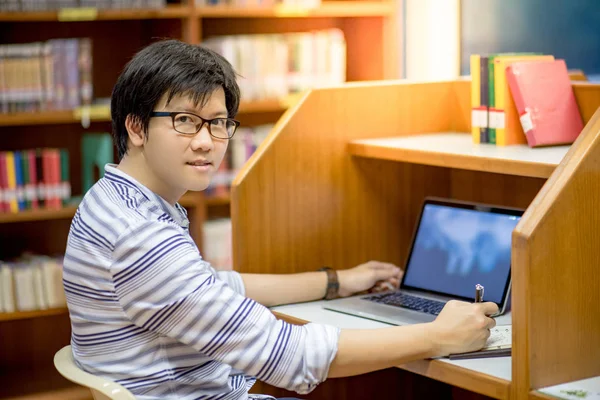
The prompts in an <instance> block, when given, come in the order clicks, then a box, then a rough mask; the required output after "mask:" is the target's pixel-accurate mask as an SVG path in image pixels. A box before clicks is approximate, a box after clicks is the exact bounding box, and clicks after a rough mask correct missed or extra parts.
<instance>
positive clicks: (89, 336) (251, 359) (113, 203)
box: [64, 40, 497, 399]
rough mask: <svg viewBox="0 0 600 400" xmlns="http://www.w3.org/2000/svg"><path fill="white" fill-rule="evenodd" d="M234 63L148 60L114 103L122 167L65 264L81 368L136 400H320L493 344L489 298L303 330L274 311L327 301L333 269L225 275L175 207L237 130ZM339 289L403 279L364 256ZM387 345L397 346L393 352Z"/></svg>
mask: <svg viewBox="0 0 600 400" xmlns="http://www.w3.org/2000/svg"><path fill="white" fill-rule="evenodd" d="M239 97H240V93H239V89H238V86H237V84H236V76H235V73H234V71H233V70H232V68H231V66H230V64H229V63H228V62H227V61H226V60H225V59H224V58H222V57H221V56H219V55H217V54H216V53H214V52H212V51H210V50H207V49H205V48H202V47H198V46H192V45H189V44H185V43H182V42H179V41H174V40H171V41H162V42H157V43H154V44H152V45H150V46H148V47H146V48H145V49H143V50H141V51H140V52H139V53H138V54H136V55H135V57H134V58H133V59H132V60H131V61H130V63H129V64H128V65H127V66H126V68H125V69H124V71H123V73H122V74H121V76H120V77H119V79H118V81H117V83H116V85H115V88H114V91H113V94H112V103H111V113H112V121H113V133H114V138H115V142H116V145H117V148H118V152H119V157H120V159H121V160H120V163H119V164H118V165H107V166H106V173H105V176H104V178H102V179H100V180H99V181H98V182H97V183H96V184H95V185H94V187H93V188H92V189H90V190H89V191H88V193H86V195H85V197H84V199H83V201H82V203H81V205H80V206H79V208H78V211H77V213H76V215H75V217H74V219H73V222H72V225H71V231H70V234H69V239H68V243H67V249H66V254H65V262H64V286H65V290H66V293H67V301H68V306H69V311H70V317H71V322H72V331H73V334H72V341H71V343H72V347H73V355H74V357H75V360H76V361H77V363H78V364H79V365H80V367H81V368H83V369H84V370H86V371H89V372H91V373H93V374H96V375H100V376H104V377H107V378H109V379H112V380H114V381H116V382H118V383H120V384H121V385H123V386H125V387H126V388H128V389H129V390H130V391H132V392H133V393H134V394H135V395H136V396H137V397H139V398H140V399H165V398H171V399H188V398H189V399H192V398H199V397H201V398H207V399H208V398H219V399H244V398H247V396H248V390H249V388H250V387H251V386H252V385H253V383H254V382H255V379H260V380H262V381H265V382H267V383H269V384H271V385H274V386H278V387H282V388H286V389H289V390H294V391H296V392H298V393H301V394H303V393H308V392H310V391H311V390H313V389H314V388H315V387H316V386H317V385H318V384H319V383H320V382H322V381H324V380H325V379H326V378H328V377H341V376H350V375H355V374H361V373H365V372H369V371H373V370H377V369H382V368H387V367H391V366H393V365H398V364H400V363H403V362H406V361H409V360H414V359H419V358H426V357H432V356H440V355H445V354H449V353H451V352H462V351H469V350H476V349H479V348H481V347H482V346H483V345H484V343H485V341H486V339H487V337H488V336H489V328H491V327H493V326H494V324H495V322H494V320H493V319H491V318H488V317H486V315H490V314H492V313H495V312H496V311H497V307H496V305H495V304H493V303H483V304H468V303H460V302H450V303H448V305H447V306H446V307H445V308H444V310H443V311H442V312H441V313H440V315H439V316H438V318H437V319H436V320H435V321H434V322H432V323H429V324H420V325H413V326H404V327H392V328H387V329H381V330H378V332H377V338H378V340H377V341H373V340H372V336H371V335H372V331H360V330H356V331H346V330H343V331H342V330H339V329H337V328H335V327H332V326H326V325H319V324H307V325H305V326H294V325H290V324H287V323H285V322H283V321H278V320H276V319H275V318H274V317H273V315H272V314H271V313H270V312H269V310H268V309H267V308H266V307H265V306H272V305H275V304H285V303H292V302H302V301H311V300H316V299H320V298H323V297H324V295H325V292H326V286H327V280H328V278H327V273H325V272H308V273H302V274H290V275H260V274H239V273H237V272H233V271H215V270H214V269H213V268H212V267H211V266H210V265H209V264H208V263H207V262H205V261H204V260H203V259H202V258H201V256H200V254H199V252H198V249H197V247H196V246H195V244H194V242H193V240H192V239H191V237H190V235H189V232H188V220H187V218H186V213H185V210H184V209H183V208H182V207H181V206H180V205H179V204H178V203H177V201H178V200H179V199H180V198H181V196H182V195H183V194H184V193H185V192H186V191H188V190H193V191H198V190H203V189H205V188H206V187H207V186H208V184H209V182H210V179H211V177H212V175H213V174H214V172H215V171H216V170H217V168H218V166H219V163H220V162H221V160H222V159H223V156H224V154H225V150H226V149H227V145H228V140H229V139H230V138H231V137H232V136H233V134H234V133H235V129H236V128H237V126H238V123H237V121H235V120H233V119H232V118H233V117H234V116H235V115H236V112H237V109H238V105H239ZM337 274H338V278H339V295H340V296H349V295H351V294H354V293H357V292H360V291H364V290H368V289H374V290H380V289H381V288H383V287H384V286H385V285H389V284H391V285H392V286H395V287H397V286H398V283H399V278H400V270H399V269H398V268H397V267H395V266H393V265H390V264H386V263H381V262H374V261H371V262H368V263H366V264H362V265H359V266H357V267H355V268H352V269H347V270H340V271H338V273H337ZM384 349H385V350H384Z"/></svg>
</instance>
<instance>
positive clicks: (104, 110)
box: [0, 98, 293, 127]
mask: <svg viewBox="0 0 600 400" xmlns="http://www.w3.org/2000/svg"><path fill="white" fill-rule="evenodd" d="M291 101H293V98H292V99H289V100H288V99H281V100H279V99H272V100H259V101H252V102H243V103H241V104H240V109H239V114H241V115H245V114H253V113H269V112H275V113H277V112H283V111H285V109H286V108H287V107H288V105H289V104H290V102H291ZM83 112H84V108H78V109H75V110H60V111H41V112H19V113H12V114H0V127H4V126H33V125H58V124H78V123H81V118H82V114H83ZM87 113H88V115H89V118H90V120H91V121H93V122H110V107H109V106H92V107H89V109H88V111H87Z"/></svg>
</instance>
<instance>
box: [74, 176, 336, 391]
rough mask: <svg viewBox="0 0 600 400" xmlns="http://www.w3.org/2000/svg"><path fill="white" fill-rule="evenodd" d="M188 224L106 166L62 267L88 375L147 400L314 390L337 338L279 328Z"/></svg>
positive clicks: (332, 331) (313, 328) (80, 213)
mask: <svg viewBox="0 0 600 400" xmlns="http://www.w3.org/2000/svg"><path fill="white" fill-rule="evenodd" d="M188 224H189V221H188V219H187V214H186V211H185V209H184V208H183V207H181V206H180V205H179V204H176V206H175V207H173V206H172V205H170V204H169V203H168V202H166V201H165V200H164V199H162V198H161V197H160V196H158V195H156V194H155V193H153V192H152V191H150V190H149V189H148V188H146V187H145V186H143V185H142V184H140V183H139V182H137V181H136V180H135V179H133V178H132V177H130V176H128V175H127V174H125V173H124V172H122V171H120V170H118V169H117V168H115V166H114V165H107V166H106V168H105V176H104V177H103V178H102V179H100V180H99V181H98V182H97V183H96V184H95V185H94V187H92V188H91V189H90V190H89V191H88V192H87V193H86V195H85V197H84V199H83V201H82V202H81V204H80V205H79V208H78V210H77V213H76V215H75V217H74V218H73V222H72V224H71V230H70V232H69V239H68V242H67V249H66V253H65V259H64V276H63V278H64V288H65V291H66V295H67V303H68V307H69V313H70V317H71V325H72V338H71V345H72V347H73V356H74V358H75V360H76V362H77V363H78V364H79V366H80V367H81V368H83V369H84V370H86V371H88V372H90V373H92V374H95V375H99V376H104V377H107V378H109V379H112V380H114V381H116V382H118V383H120V384H121V385H123V386H124V387H126V388H127V389H129V390H130V391H131V392H133V393H134V394H135V395H136V397H138V398H140V399H158V398H160V399H167V398H168V399H222V400H226V399H227V400H229V399H246V398H248V396H249V395H248V390H249V389H250V388H251V387H252V385H253V384H254V382H255V380H256V379H260V380H261V381H264V382H267V383H269V384H271V385H274V386H278V387H282V388H286V389H288V390H293V391H296V392H298V393H301V394H304V393H308V392H310V391H311V390H313V389H314V388H315V387H316V385H318V384H319V383H320V382H322V381H323V380H325V378H326V377H327V373H328V370H329V366H330V364H331V362H332V360H333V359H334V357H335V354H336V351H337V343H338V338H339V329H337V328H334V327H331V326H325V325H318V324H307V325H304V326H295V325H291V324H288V323H285V322H283V321H279V320H277V319H276V318H275V317H274V316H273V315H272V314H271V312H270V311H269V310H268V309H267V308H265V307H264V306H262V305H260V304H258V303H256V302H255V301H253V300H251V299H249V298H246V297H244V293H245V289H244V284H243V281H242V278H241V276H240V275H239V274H238V273H237V272H234V271H219V272H217V271H215V269H213V268H212V267H211V266H210V264H209V263H207V262H206V261H204V260H203V259H202V257H201V256H200V254H199V251H198V248H197V247H196V245H195V243H194V242H193V240H192V238H191V237H190V235H189V231H188ZM255 396H256V395H255ZM250 398H252V395H250Z"/></svg>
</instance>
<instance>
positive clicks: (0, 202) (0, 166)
mask: <svg viewBox="0 0 600 400" xmlns="http://www.w3.org/2000/svg"><path fill="white" fill-rule="evenodd" d="M6 190H8V171H7V170H6V156H5V155H4V152H2V151H0V194H2V196H0V213H3V212H10V206H9V204H8V200H5V198H4V196H5V195H4V193H5V191H6Z"/></svg>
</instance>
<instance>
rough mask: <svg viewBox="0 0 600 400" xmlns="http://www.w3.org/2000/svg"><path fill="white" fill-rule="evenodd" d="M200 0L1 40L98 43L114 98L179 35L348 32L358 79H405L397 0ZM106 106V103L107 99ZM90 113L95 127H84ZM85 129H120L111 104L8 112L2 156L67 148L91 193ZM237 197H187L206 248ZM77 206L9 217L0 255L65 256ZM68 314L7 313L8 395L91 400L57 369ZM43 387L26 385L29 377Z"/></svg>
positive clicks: (99, 94)
mask: <svg viewBox="0 0 600 400" xmlns="http://www.w3.org/2000/svg"><path fill="white" fill-rule="evenodd" d="M194 3H195V2H194V1H185V0H183V1H181V2H179V4H169V5H168V6H167V7H166V8H163V9H135V10H133V9H130V10H128V9H119V10H110V9H106V10H101V9H98V10H95V9H91V10H90V9H85V10H78V9H63V10H59V11H34V12H0V22H1V25H2V26H1V27H0V37H1V38H2V39H1V40H0V44H10V43H17V44H19V43H32V42H38V41H46V40H50V39H64V38H84V37H87V38H90V39H91V40H92V43H93V48H92V59H93V69H92V74H93V76H92V82H93V88H94V98H95V99H98V100H105V99H108V98H109V97H110V93H111V91H112V87H113V85H114V82H115V81H116V78H117V76H118V75H119V73H120V72H121V69H122V68H123V66H124V65H125V63H126V62H127V61H128V60H129V59H130V57H131V56H132V55H133V54H134V53H135V52H136V51H138V50H139V49H140V48H142V47H144V46H145V45H147V44H149V43H151V42H152V41H153V40H155V39H156V38H166V37H169V38H179V39H182V40H184V41H187V42H189V43H202V42H203V41H204V40H205V39H207V38H211V37H219V36H224V35H241V34H272V33H290V32H310V31H313V30H323V29H330V28H338V29H341V30H342V31H343V33H344V36H345V40H346V47H347V57H346V77H347V80H348V81H367V80H380V79H387V78H397V77H398V76H399V75H400V70H399V63H398V60H397V59H398V49H399V48H400V47H399V46H398V44H397V41H398V37H399V36H398V32H399V30H398V26H397V23H396V18H397V15H396V14H397V9H399V6H398V4H397V3H396V0H384V1H369V0H364V1H363V0H354V1H352V0H350V1H348V0H344V1H324V2H322V3H321V5H320V6H318V7H314V8H310V9H309V8H302V7H292V8H290V7H277V6H276V7H260V8H258V7H249V8H247V7H233V6H227V7H222V6H210V7H199V6H196V5H195V4H194ZM299 98H300V97H299V96H298V95H291V96H287V97H285V98H275V99H263V100H253V101H245V102H242V104H241V105H240V112H239V115H238V119H239V120H240V121H241V122H242V124H243V125H245V126H256V125H261V124H267V123H273V122H275V121H277V120H279V119H280V117H281V116H282V115H283V114H284V113H285V112H286V110H288V109H289V108H290V107H293V106H294V104H296V103H297V101H298V99H299ZM101 104H105V102H101ZM82 114H89V118H90V125H89V127H87V128H84V127H83V126H82V124H81V120H82ZM85 132H110V115H109V112H108V108H107V107H106V106H105V105H97V104H94V105H93V106H92V107H90V108H89V109H87V110H84V109H83V108H77V109H68V110H57V111H47V112H31V113H29V112H27V113H26V112H18V113H12V114H0V137H2V138H3V142H2V145H1V146H0V151H12V150H20V149H28V148H35V147H64V148H67V149H68V150H69V154H70V156H71V159H70V163H71V168H70V169H71V184H72V192H73V194H75V195H78V194H80V192H81V171H80V170H79V166H80V163H81V160H80V155H79V151H80V150H79V149H80V138H81V135H82V133H85ZM229 203H230V197H229V195H228V194H225V195H219V196H205V195H202V194H198V195H191V196H190V195H186V196H185V197H184V199H183V200H182V205H184V206H185V207H186V208H187V209H188V216H189V218H190V222H191V224H190V228H191V229H192V231H191V234H192V236H193V237H194V239H195V241H196V242H197V243H198V246H199V247H200V248H201V249H202V224H203V222H204V221H205V220H206V219H209V218H220V217H228V216H229ZM75 210H76V208H75V207H74V206H67V207H64V208H62V209H59V210H38V211H23V212H19V213H15V214H0V243H2V244H0V254H2V257H9V256H12V255H16V254H17V253H19V252H20V251H21V250H22V249H29V250H32V251H34V252H38V253H42V254H53V253H60V252H64V246H65V241H66V236H67V234H68V231H69V224H70V219H71V218H72V216H73V215H74V213H75ZM69 327H70V325H69V319H68V314H67V313H66V309H52V310H44V311H35V312H24V313H23V312H16V313H10V314H8V313H7V314H0V331H1V332H2V335H0V354H2V355H3V356H2V357H0V359H1V360H0V387H2V388H3V389H4V388H8V389H7V390H3V389H0V398H19V399H28V398H48V399H50V398H61V399H62V398H69V399H84V398H89V393H88V392H87V391H85V390H84V391H81V390H80V389H79V388H76V387H74V386H73V385H72V384H70V383H68V382H66V381H65V380H63V379H62V378H61V377H60V376H59V375H58V374H57V373H56V372H55V371H54V367H53V366H52V362H51V360H52V356H53V355H54V353H55V352H56V351H57V350H58V349H60V348H61V347H62V346H64V345H65V344H68V343H69V339H70V331H69ZM30 380H31V381H34V382H33V383H34V384H31V385H28V384H26V383H27V382H29V381H30Z"/></svg>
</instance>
